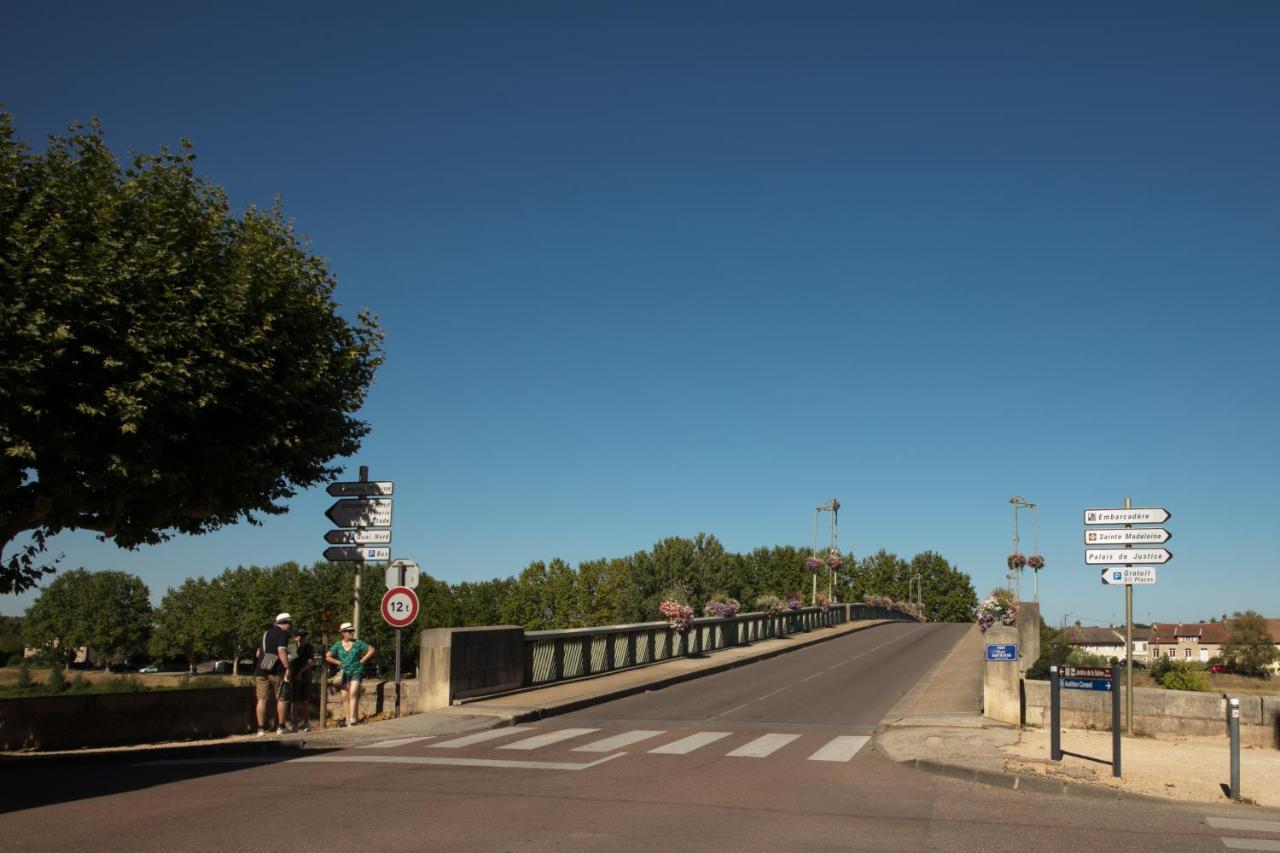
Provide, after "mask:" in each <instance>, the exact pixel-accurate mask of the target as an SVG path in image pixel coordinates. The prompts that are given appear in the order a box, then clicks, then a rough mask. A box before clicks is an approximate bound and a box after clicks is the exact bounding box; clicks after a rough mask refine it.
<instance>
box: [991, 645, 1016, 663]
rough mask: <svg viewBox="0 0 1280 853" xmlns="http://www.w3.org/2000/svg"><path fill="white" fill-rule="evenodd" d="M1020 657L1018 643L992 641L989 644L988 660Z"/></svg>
mask: <svg viewBox="0 0 1280 853" xmlns="http://www.w3.org/2000/svg"><path fill="white" fill-rule="evenodd" d="M1017 659H1018V644H1017V643H990V644H988V645H987V660H988V661H1006V660H1017Z"/></svg>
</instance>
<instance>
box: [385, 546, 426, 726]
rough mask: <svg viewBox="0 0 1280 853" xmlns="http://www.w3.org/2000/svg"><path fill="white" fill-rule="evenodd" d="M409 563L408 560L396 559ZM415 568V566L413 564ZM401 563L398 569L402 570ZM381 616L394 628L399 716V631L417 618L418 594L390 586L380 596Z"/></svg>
mask: <svg viewBox="0 0 1280 853" xmlns="http://www.w3.org/2000/svg"><path fill="white" fill-rule="evenodd" d="M396 562H398V563H410V562H411V561H409V560H397V561H396ZM415 568H416V566H415ZM404 570H405V569H404V566H403V565H402V566H401V567H400V568H399V569H398V571H399V572H403V571H404ZM382 618H383V619H384V620H385V621H386V623H387V624H388V625H390V626H391V627H392V628H395V629H396V716H397V717H398V716H400V631H401V629H402V628H404V627H406V626H408V625H412V624H413V621H414V620H415V619H417V618H418V594H417V593H416V592H414V591H413V590H412V589H410V588H409V587H407V586H393V587H390V588H389V589H388V590H387V591H386V593H385V594H383V596H382Z"/></svg>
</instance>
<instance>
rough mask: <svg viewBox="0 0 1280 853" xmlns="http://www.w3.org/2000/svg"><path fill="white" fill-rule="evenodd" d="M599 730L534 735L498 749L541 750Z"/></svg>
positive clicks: (572, 730) (505, 744)
mask: <svg viewBox="0 0 1280 853" xmlns="http://www.w3.org/2000/svg"><path fill="white" fill-rule="evenodd" d="M598 731H600V730H599V729H561V730H560V731H558V732H547V733H546V734H544V735H534V736H533V737H529V738H525V739H524V740H518V741H516V742H515V743H504V744H503V745H502V746H500V747H498V749H540V748H541V747H544V746H550V745H551V744H553V743H559V742H560V741H562V740H569V739H570V738H575V737H579V736H580V735H589V734H591V733H592V732H598Z"/></svg>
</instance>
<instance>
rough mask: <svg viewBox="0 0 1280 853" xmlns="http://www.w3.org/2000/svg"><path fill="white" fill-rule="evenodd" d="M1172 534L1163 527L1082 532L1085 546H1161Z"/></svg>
mask: <svg viewBox="0 0 1280 853" xmlns="http://www.w3.org/2000/svg"><path fill="white" fill-rule="evenodd" d="M1172 537H1173V534H1172V533H1170V532H1169V531H1167V530H1165V529H1164V528H1163V527H1131V528H1129V529H1128V530H1126V529H1124V528H1121V527H1102V528H1099V529H1097V530H1086V531H1085V532H1084V544H1086V545H1161V544H1164V543H1165V542H1168V541H1169V540H1170V539H1171V538H1172Z"/></svg>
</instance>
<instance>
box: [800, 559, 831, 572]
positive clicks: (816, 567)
mask: <svg viewBox="0 0 1280 853" xmlns="http://www.w3.org/2000/svg"><path fill="white" fill-rule="evenodd" d="M804 567H805V568H806V569H808V570H809V571H811V572H813V573H814V574H815V575H816V574H817V573H818V572H820V571H822V570H823V569H825V568H826V567H827V564H826V563H824V562H823V561H822V558H821V557H817V556H814V557H810V558H809V559H807V560H805V561H804Z"/></svg>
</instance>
